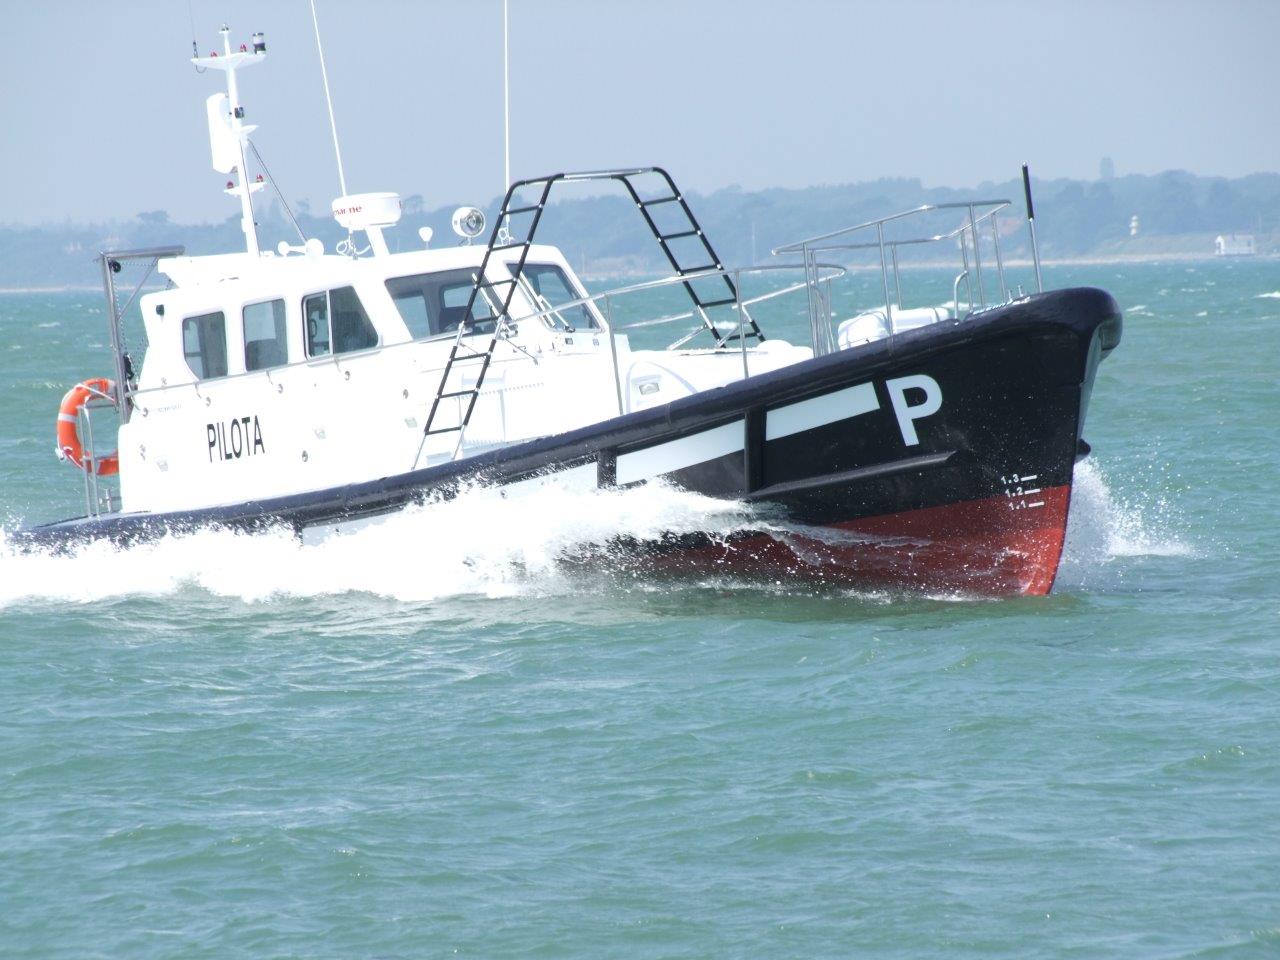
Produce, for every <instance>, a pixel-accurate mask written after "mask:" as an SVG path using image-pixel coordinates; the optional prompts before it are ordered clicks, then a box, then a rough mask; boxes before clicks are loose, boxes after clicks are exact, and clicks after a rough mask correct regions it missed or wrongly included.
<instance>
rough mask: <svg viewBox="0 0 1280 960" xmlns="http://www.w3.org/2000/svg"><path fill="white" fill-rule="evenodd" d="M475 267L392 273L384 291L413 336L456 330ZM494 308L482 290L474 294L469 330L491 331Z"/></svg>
mask: <svg viewBox="0 0 1280 960" xmlns="http://www.w3.org/2000/svg"><path fill="white" fill-rule="evenodd" d="M474 278H475V271H474V270H472V269H467V268H464V269H462V270H444V271H441V272H439V273H420V274H417V275H415V276H412V277H393V278H392V279H390V280H388V281H387V292H388V293H389V294H391V299H392V300H393V301H394V302H395V305H396V309H397V310H399V311H400V318H401V319H402V320H404V323H405V326H406V327H408V328H409V333H410V335H411V336H412V337H413V338H414V339H415V340H423V339H425V338H427V337H438V336H441V335H442V334H455V333H457V330H458V324H459V323H461V322H462V321H463V319H464V317H465V314H466V312H467V298H468V297H470V296H471V288H472V286H473V285H474V284H475V279H474ZM495 312H496V311H495V310H494V309H493V307H492V305H491V304H490V302H489V300H488V296H487V294H486V293H485V291H481V292H480V293H479V294H478V295H477V296H476V301H475V306H473V307H472V309H471V317H470V318H469V320H468V322H467V330H468V332H470V333H493V326H494V323H493V317H494V313H495Z"/></svg>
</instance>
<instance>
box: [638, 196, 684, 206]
mask: <svg viewBox="0 0 1280 960" xmlns="http://www.w3.org/2000/svg"><path fill="white" fill-rule="evenodd" d="M679 199H680V198H679V197H677V196H674V195H673V196H670V197H659V198H658V199H656V200H641V201H640V206H642V207H656V206H657V205H658V204H660V203H675V202H676V201H677V200H679Z"/></svg>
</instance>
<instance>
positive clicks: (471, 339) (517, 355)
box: [104, 28, 812, 512]
mask: <svg viewBox="0 0 1280 960" xmlns="http://www.w3.org/2000/svg"><path fill="white" fill-rule="evenodd" d="M254 39H255V42H254V44H253V46H252V49H250V47H249V45H247V44H246V45H245V46H244V47H242V48H241V50H240V51H238V52H237V51H233V50H232V45H231V42H230V40H229V32H228V31H227V30H226V28H224V29H223V45H224V53H223V55H221V56H210V57H201V58H197V59H196V60H195V61H193V62H195V63H196V64H197V66H200V67H202V68H215V69H218V70H222V71H224V72H225V74H226V80H227V88H228V89H227V93H225V94H223V93H219V94H215V95H214V96H212V97H210V98H209V99H208V101H207V104H206V110H207V113H208V121H209V131H210V138H211V139H210V142H211V151H212V162H213V166H214V168H215V169H216V170H218V171H220V172H222V173H226V174H229V175H231V176H232V180H230V181H229V182H228V187H227V192H228V193H229V194H231V195H233V196H235V197H236V198H237V199H238V201H239V203H240V206H241V213H242V219H241V226H242V229H243V232H244V236H245V251H244V252H243V253H232V254H223V255H216V256H199V257H187V256H176V257H165V258H162V259H160V260H159V262H158V265H157V268H158V270H159V272H160V273H161V274H163V275H164V276H166V277H167V278H168V279H169V281H170V284H171V286H170V288H169V289H166V290H163V291H160V292H155V293H150V294H147V295H145V296H143V297H141V299H140V301H139V303H140V307H141V311H142V318H143V323H144V325H145V330H146V337H147V348H146V354H145V356H144V357H143V358H141V359H139V358H137V357H134V358H131V359H128V360H123V361H122V362H121V363H120V365H119V366H118V369H120V370H128V371H129V373H127V374H126V375H125V377H124V378H123V379H124V380H125V381H126V382H125V384H124V385H123V386H122V387H121V388H120V391H119V398H120V401H121V402H120V406H121V411H120V412H121V420H122V423H121V426H120V429H119V447H118V456H119V467H120V497H121V502H120V504H119V506H120V507H121V509H123V510H124V511H126V512H134V511H147V512H159V511H170V510H182V509H194V508H200V507H205V506H212V505H218V504H235V503H244V502H248V501H255V500H260V499H263V498H269V497H276V496H283V495H287V494H293V493H300V492H306V491H312V490H321V489H327V488H332V487H335V486H341V485H343V484H348V483H353V482H358V481H363V480H370V479H376V478H379V477H383V476H388V475H393V474H399V473H404V472H406V471H409V470H412V469H414V468H416V467H423V466H427V465H431V464H435V463H440V462H443V461H446V460H449V459H453V458H457V457H464V456H468V455H471V454H474V453H476V452H479V451H483V450H486V449H490V448H493V447H495V446H499V445H503V444H510V443H513V442H517V441H521V440H527V439H531V438H536V437H541V436H547V435H551V434H558V433H563V432H565V431H568V430H571V429H574V428H576V427H580V426H585V425H587V424H591V423H595V422H598V421H601V420H605V419H608V418H610V417H615V416H618V415H619V414H621V413H627V412H631V411H634V410H638V409H643V408H645V407H651V406H655V405H658V404H664V403H668V402H670V401H671V400H674V399H677V398H678V397H681V396H685V395H688V394H690V393H693V392H696V391H699V390H704V389H708V388H711V387H714V386H717V385H720V384H723V383H728V382H730V381H732V380H734V379H740V378H741V377H742V376H743V373H744V366H745V365H746V364H748V363H749V365H750V372H751V373H752V374H756V373H760V372H765V371H767V370H770V369H774V368H777V367H780V366H784V365H787V364H790V363H794V362H797V361H799V360H803V359H807V358H809V357H811V356H812V351H810V350H809V349H807V348H800V347H791V346H789V345H787V344H785V343H780V342H773V341H771V342H769V343H768V344H757V345H754V346H752V347H751V348H749V349H747V348H745V347H742V348H741V349H740V348H739V347H737V346H735V347H734V348H733V349H730V350H725V349H719V350H712V349H690V350H678V351H632V350H631V349H630V345H629V342H628V339H627V337H626V336H625V335H621V334H615V335H611V334H610V331H609V327H608V321H607V318H606V316H605V315H604V313H603V311H601V310H600V309H598V308H597V307H596V305H595V304H594V303H591V302H579V303H574V301H579V300H581V299H583V298H585V297H586V296H587V295H586V291H585V290H584V288H583V286H582V284H581V282H580V281H579V280H578V278H577V277H576V276H575V275H574V272H573V270H572V269H571V268H570V266H569V264H568V263H567V262H566V260H565V258H564V256H563V255H562V254H561V253H560V251H559V250H557V249H556V248H554V247H551V246H546V245H541V244H526V245H525V249H523V250H520V251H516V250H512V251H510V256H509V258H508V257H506V256H504V255H501V254H492V255H491V258H490V259H489V261H488V267H487V271H486V274H485V276H484V277H483V278H480V280H479V282H480V286H481V288H482V289H479V290H477V288H476V284H477V272H478V270H479V269H480V266H481V264H482V262H483V261H484V259H485V254H486V248H485V247H483V246H479V245H475V246H472V245H469V244H463V245H459V246H453V247H440V248H430V247H426V246H425V245H424V247H423V248H422V249H417V250H412V251H409V252H401V253H391V252H390V251H389V250H388V246H387V243H386V241H385V239H384V237H383V230H384V229H387V228H390V227H392V226H393V225H394V224H395V223H396V222H397V220H398V219H399V214H400V201H399V197H398V196H397V195H396V194H394V193H366V194H356V195H350V196H344V197H340V198H338V199H337V200H335V201H334V203H333V213H334V216H335V217H336V218H337V220H338V222H339V224H341V225H342V226H343V227H345V228H347V229H348V231H351V232H352V233H356V232H358V233H363V235H364V238H365V241H367V245H366V244H365V243H364V242H362V241H361V240H360V239H359V237H358V236H355V237H352V239H350V240H349V241H347V242H344V244H341V245H340V249H341V250H343V251H344V253H343V254H342V255H339V254H335V253H325V251H324V249H323V246H322V245H321V244H320V242H319V241H318V240H314V239H312V240H307V241H306V242H305V243H300V244H298V245H297V246H289V245H287V244H283V243H282V244H281V245H280V246H279V248H278V249H277V250H276V251H263V250H261V249H260V248H259V243H258V237H257V233H256V230H255V227H254V217H253V195H254V193H255V192H256V190H258V189H260V188H261V186H262V179H261V177H258V178H256V179H250V177H249V175H248V174H247V172H246V167H247V164H246V156H247V154H246V151H247V149H251V145H250V144H249V140H248V137H249V134H250V133H251V132H252V131H253V129H254V127H253V126H251V125H248V124H245V123H244V122H243V120H244V109H243V106H242V105H241V103H240V100H239V91H238V86H237V77H236V74H237V71H238V70H239V69H240V68H243V67H245V66H249V65H252V64H255V63H260V62H262V60H263V59H264V58H265V56H266V53H265V45H263V44H262V43H261V39H260V36H255V38H254ZM461 212H462V211H460V213H461ZM518 255H522V256H523V260H522V261H520V262H521V264H522V268H521V270H520V271H519V276H518V277H516V279H515V280H514V281H513V268H514V266H515V264H516V258H517V256H518ZM105 263H107V264H109V263H110V259H109V255H108V258H107V260H106V261H105ZM104 269H105V267H104ZM112 269H115V267H113V268H112ZM504 281H505V282H506V283H507V284H512V285H514V286H515V288H516V289H515V292H514V295H513V296H512V297H511V304H510V306H509V308H508V309H507V310H506V311H505V315H504V314H503V311H502V310H501V299H502V298H501V297H499V296H496V295H494V293H493V290H494V289H495V288H496V287H497V285H500V284H502V283H503V282H504ZM473 291H476V292H474V293H473ZM473 297H474V306H473V307H472V309H471V312H470V315H469V316H468V314H467V304H468V302H469V301H470V300H471V299H472V298H473ZM562 304H569V305H568V306H564V307H562V308H560V305H562ZM498 324H500V326H497V327H496V329H497V334H498V335H497V337H496V338H495V325H498ZM491 341H495V343H494V346H493V348H492V354H491V362H489V363H486V364H485V368H486V372H485V373H484V376H483V383H482V385H481V389H480V391H479V394H478V395H477V396H476V399H475V404H474V410H473V411H471V413H470V416H469V418H468V417H467V416H466V407H467V405H468V403H469V401H470V397H468V396H465V395H464V392H465V391H466V390H469V389H472V388H474V387H475V385H476V377H477V373H476V370H477V368H478V366H479V365H478V364H471V365H468V364H465V363H455V364H454V366H453V367H452V368H450V369H451V373H450V376H449V377H443V376H442V373H443V371H444V370H445V369H446V363H447V361H448V358H449V356H450V354H451V351H452V352H455V353H456V352H457V351H458V350H463V351H467V350H471V351H473V352H475V353H476V354H477V355H479V354H480V353H482V352H483V351H484V350H485V348H486V346H487V345H488V344H489V343H490V342H491ZM135 369H136V377H133V379H130V378H131V376H132V374H133V372H134V370H135ZM468 378H470V379H468ZM446 381H447V382H446ZM450 394H458V395H457V396H450ZM437 395H439V396H440V397H442V398H443V399H441V400H440V401H439V406H440V409H439V411H438V412H437V414H436V420H437V423H441V422H444V423H448V422H450V420H451V419H452V422H454V423H459V422H465V424H466V429H465V431H458V432H456V433H452V434H444V435H432V436H428V437H427V438H426V441H425V442H424V440H423V436H424V426H425V425H426V420H427V416H428V412H429V410H430V409H431V408H432V405H433V402H434V401H435V400H436V398H437Z"/></svg>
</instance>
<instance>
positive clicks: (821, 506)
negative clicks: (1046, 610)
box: [15, 288, 1121, 593]
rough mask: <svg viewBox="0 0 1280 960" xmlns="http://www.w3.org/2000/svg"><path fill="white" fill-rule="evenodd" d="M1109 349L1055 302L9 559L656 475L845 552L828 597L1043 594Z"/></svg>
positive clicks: (690, 549) (1083, 293) (748, 548)
mask: <svg viewBox="0 0 1280 960" xmlns="http://www.w3.org/2000/svg"><path fill="white" fill-rule="evenodd" d="M1120 333H1121V314H1120V310H1119V308H1118V307H1117V305H1116V303H1115V301H1114V300H1113V299H1112V298H1111V297H1110V296H1109V295H1108V294H1106V293H1105V292H1103V291H1101V290H1096V289H1091V288H1080V289H1072V290H1062V291H1056V292H1053V293H1047V294H1042V295H1038V296H1034V297H1029V298H1027V299H1025V300H1021V301H1018V302H1015V303H1012V304H1008V305H1006V306H1002V307H998V308H995V309H992V310H989V311H986V312H984V313H982V314H980V315H978V316H976V317H972V318H970V319H967V320H965V321H964V322H962V323H959V324H938V325H934V326H932V327H924V328H922V329H919V330H916V331H912V332H910V333H907V334H902V335H899V336H897V337H896V338H894V340H893V341H892V342H889V341H879V342H876V343H872V344H867V345H865V346H863V347H860V348H855V349H853V350H845V351H840V352H837V353H835V354H831V355H828V356H825V357H820V358H817V359H814V360H810V361H807V362H804V363H800V364H796V365H793V366H790V367H787V368H785V369H782V370H779V371H776V372H774V373H769V374H763V375H760V376H756V377H752V378H750V379H748V380H745V381H742V382H739V383H734V384H731V385H729V386H726V387H722V388H718V389H715V390H709V391H705V392H703V393H700V394H696V395H694V396H691V397H687V398H685V399H682V400H678V401H675V402H673V403H671V404H668V405H667V406H664V407H659V408H656V409H652V410H646V411H641V412H638V413H633V414H629V415H627V416H624V417H617V418H614V419H611V420H606V421H604V422H601V423H598V424H595V425H592V426H590V427H585V428H583V429H580V430H576V431H572V432H570V433H565V434H560V435H557V436H551V437H546V438H542V439H539V440H533V441H528V442H524V443H519V444H514V445H512V446H509V447H504V448H501V449H498V450H494V451H490V452H487V453H484V454H480V455H477V456H474V457H468V458H466V459H463V460H460V461H456V462H453V463H447V464H441V465H438V466H434V467H429V468H426V469H423V470H416V471H413V472H409V473H405V474H400V475H396V476H391V477H385V478H381V479H378V480H372V481H368V482H364V483H358V484H351V485H348V486H343V487H337V488H333V489H327V490H320V491H315V492H311V493H304V494H298V495H293V496H288V497H281V498H276V499H271V500H263V501H258V502H247V503H241V504H235V505H229V506H222V507H212V508H206V509H199V510H190V511H180V512H172V513H164V514H127V515H112V516H104V517H98V518H81V519H76V520H68V521H62V522H60V523H54V524H48V525H44V526H38V527H32V528H28V529H26V530H23V531H19V532H18V534H17V535H16V537H15V540H16V541H17V542H19V543H22V544H28V545H45V546H56V547H61V546H66V545H70V544H74V543H76V542H79V541H84V540H89V539H102V538H108V539H111V540H117V541H134V540H138V539H144V538H150V537H156V536H159V535H162V534H164V533H170V532H173V531H175V530H178V531H180V530H184V529H192V528H197V527H204V526H210V525H215V526H225V527H232V528H237V529H248V530H252V529H258V528H261V527H263V526H268V525H281V524H284V525H288V526H291V527H293V528H295V529H298V530H301V529H304V528H307V527H313V526H323V525H331V524H338V523H345V522H350V521H352V520H357V519H360V518H365V517H372V516H377V515H380V514H387V513H392V512H395V511H397V510H399V509H402V508H403V507H405V506H406V505H408V504H410V503H414V502H417V501H421V500H422V499H424V498H426V497H429V496H450V495H451V494H453V493H454V492H456V490H457V489H458V488H459V486H460V485H462V484H464V483H473V482H476V481H480V482H486V483H494V484H502V483H510V482H513V481H518V480H521V479H525V478H529V477H532V476H537V475H539V474H544V473H547V472H553V471H556V470H560V469H564V468H567V467H573V466H579V465H583V464H593V465H594V466H595V468H596V471H597V477H598V482H599V483H600V484H601V485H602V486H603V485H611V484H614V483H619V484H627V483H630V482H636V478H637V477H641V476H651V475H654V470H655V469H656V467H660V468H661V469H660V470H658V474H659V475H662V476H664V477H667V478H669V479H671V480H672V481H674V482H675V483H677V484H679V485H681V486H683V487H685V488H687V489H690V490H693V491H696V492H700V493H704V494H708V495H711V496H715V497H721V498H730V499H738V500H745V501H747V502H751V503H755V504H761V505H765V506H767V508H768V510H770V511H771V512H776V514H778V515H780V516H781V517H783V518H785V519H786V520H787V521H788V522H790V523H794V524H801V525H809V526H812V527H814V528H831V529H836V530H842V531H845V532H847V533H851V534H853V535H855V536H854V538H853V540H850V541H849V542H848V543H845V544H844V545H843V546H840V545H839V544H837V545H836V546H834V547H829V548H828V547H822V548H821V549H820V550H819V552H820V553H825V554H829V557H828V559H827V560H824V561H823V562H824V563H825V564H826V566H827V568H828V571H829V572H831V571H834V573H833V575H835V576H839V577H840V578H842V579H850V580H855V581H856V580H863V579H869V580H871V581H873V582H880V581H884V582H908V583H917V584H920V585H928V586H933V585H937V584H941V585H952V584H953V582H954V583H956V584H957V585H963V583H960V581H972V582H973V583H975V584H976V586H977V587H978V588H979V589H984V590H990V591H992V592H1010V591H1012V592H1027V593H1044V592H1047V591H1048V589H1049V587H1050V586H1051V585H1052V580H1053V574H1054V573H1055V572H1056V568H1057V563H1058V557H1059V554H1060V552H1061V535H1062V532H1063V530H1064V529H1065V524H1066V503H1067V499H1068V495H1069V491H1070V485H1071V477H1072V468H1073V465H1074V462H1075V460H1076V456H1077V452H1078V451H1080V450H1082V449H1084V446H1083V441H1082V439H1081V430H1082V428H1083V422H1084V417H1085V412H1086V410H1087V407H1088V401H1089V395H1090V391H1091V388H1092V384H1093V377H1094V372H1095V370H1096V368H1097V364H1098V363H1099V362H1100V360H1101V359H1102V358H1103V357H1104V356H1105V355H1106V354H1107V353H1109V352H1110V351H1111V349H1113V348H1114V347H1115V346H1116V345H1117V344H1118V342H1119V339H1120ZM920 384H922V386H921V385H920ZM934 394H937V396H936V397H935V396H934ZM935 399H936V400H937V401H938V403H937V409H936V410H933V409H932V405H933V401H934V400H935ZM739 437H740V440H739V439H738V438H739ZM703 454H705V456H704V455H703ZM655 465H656V467H655ZM868 537H869V538H870V541H867V538H868ZM904 537H905V539H906V546H903V547H900V548H898V549H894V548H893V546H892V544H893V541H894V540H895V539H897V540H902V539H903V538H904ZM859 542H862V543H864V546H862V547H858V546H856V544H857V543H859ZM866 542H871V543H872V545H873V546H872V547H867V546H865V543H866ZM850 544H855V545H850ZM653 546H654V549H655V551H656V553H657V555H658V556H659V558H665V559H662V562H663V563H664V565H665V564H667V563H671V564H673V565H676V566H679V565H680V563H683V562H688V563H691V564H692V565H693V566H700V565H702V564H704V563H725V562H728V563H732V564H733V565H735V566H739V567H742V568H744V569H760V570H768V571H776V570H783V571H786V570H794V569H795V567H796V563H795V554H796V550H795V549H791V550H790V551H789V552H788V551H787V550H780V549H779V548H777V547H774V546H769V545H768V544H766V543H762V542H755V541H753V540H752V539H751V538H749V537H748V538H746V539H744V540H743V541H742V542H740V543H734V544H710V543H705V542H704V543H698V542H685V541H670V542H665V543H663V544H658V545H653ZM792 547H794V545H792ZM806 549H807V548H806ZM975 551H976V553H975ZM1010 556H1012V559H1010ZM984 557H985V558H986V559H984ZM993 563H994V564H996V565H997V566H1000V568H1001V569H1000V570H999V571H996V572H992V569H991V565H992V564H993ZM904 565H905V566H904Z"/></svg>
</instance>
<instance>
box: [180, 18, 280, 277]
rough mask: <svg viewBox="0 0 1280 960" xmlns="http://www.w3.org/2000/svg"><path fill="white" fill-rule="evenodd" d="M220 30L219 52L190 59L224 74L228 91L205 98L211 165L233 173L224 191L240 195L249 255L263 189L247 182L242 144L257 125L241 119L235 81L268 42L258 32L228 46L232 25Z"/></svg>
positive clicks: (255, 239) (253, 253)
mask: <svg viewBox="0 0 1280 960" xmlns="http://www.w3.org/2000/svg"><path fill="white" fill-rule="evenodd" d="M218 32H219V33H221V34H222V56H218V54H217V53H216V52H215V53H211V54H210V55H209V56H207V57H192V58H191V62H192V63H193V64H195V67H196V69H197V70H199V71H200V72H201V73H203V72H204V71H205V70H208V69H214V70H222V71H223V72H224V73H226V75H227V92H226V93H225V94H222V93H215V94H214V95H213V96H211V97H209V98H208V99H207V100H206V101H205V106H206V110H207V113H208V119H209V147H210V151H211V153H212V157H213V169H215V170H217V171H218V172H219V173H231V172H232V171H233V170H234V171H235V174H236V179H235V180H228V181H227V190H226V192H227V193H228V194H230V195H231V196H234V197H239V199H240V229H241V230H243V231H244V243H245V249H246V250H247V251H248V252H249V254H250V256H254V257H256V256H257V255H258V230H257V227H256V225H255V224H254V222H253V194H254V193H256V192H257V191H259V190H261V189H262V183H261V182H259V181H260V180H261V177H259V179H258V180H257V181H254V182H252V183H250V182H249V175H248V172H247V171H246V170H245V153H244V145H245V143H247V142H248V139H249V134H251V133H253V131H254V130H256V129H257V127H255V126H253V125H252V124H247V123H245V122H244V105H243V104H241V102H240V89H239V86H238V85H237V84H236V71H237V70H239V69H241V68H242V67H251V66H253V65H254V64H255V63H261V62H262V61H263V60H265V59H266V56H267V45H266V43H265V42H264V41H263V38H262V34H261V33H255V34H254V35H253V40H252V42H253V49H252V50H250V49H249V45H248V44H241V46H240V50H239V51H238V52H235V53H233V52H232V50H231V28H230V27H227V26H223V27H222V29H221V30H219V31H218Z"/></svg>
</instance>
